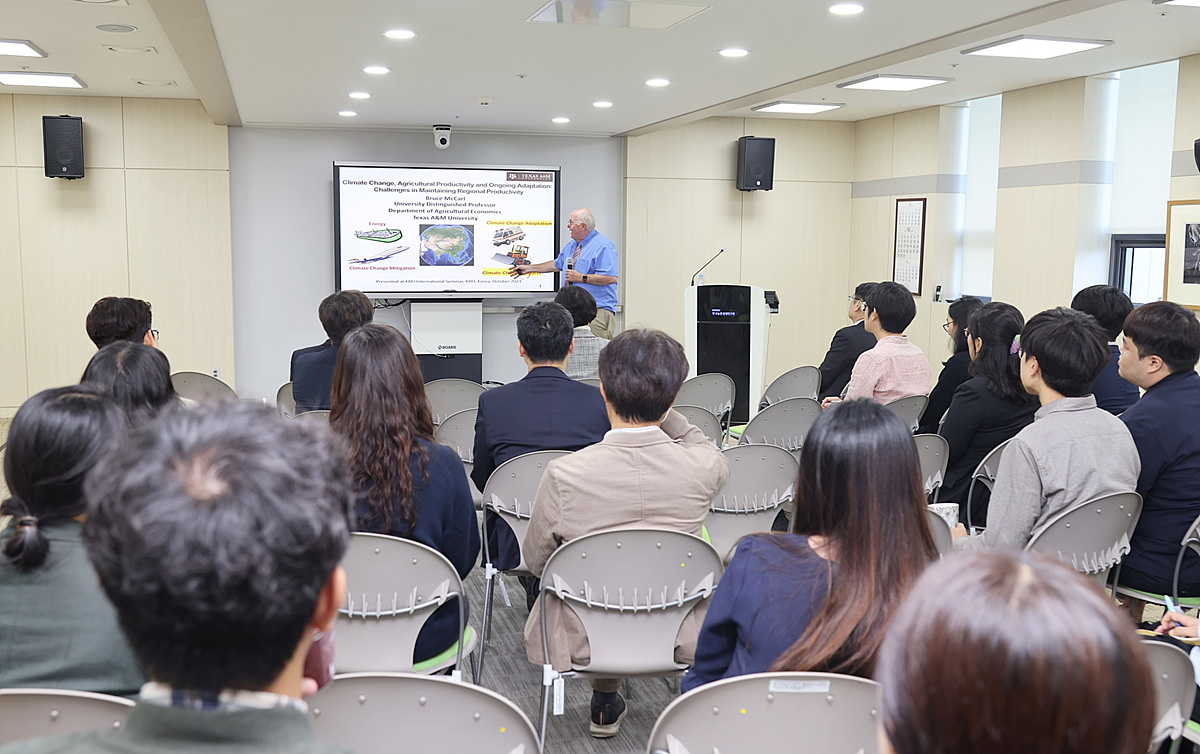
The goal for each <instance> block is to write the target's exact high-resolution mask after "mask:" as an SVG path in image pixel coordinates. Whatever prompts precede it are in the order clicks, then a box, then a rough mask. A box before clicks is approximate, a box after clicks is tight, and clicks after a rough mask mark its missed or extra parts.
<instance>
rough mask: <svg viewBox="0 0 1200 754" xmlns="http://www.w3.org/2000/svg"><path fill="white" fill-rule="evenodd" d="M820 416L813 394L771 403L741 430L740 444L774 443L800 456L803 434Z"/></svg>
mask: <svg viewBox="0 0 1200 754" xmlns="http://www.w3.org/2000/svg"><path fill="white" fill-rule="evenodd" d="M820 416H821V404H820V403H817V402H816V401H815V400H814V399H812V398H787V399H784V400H782V401H780V402H779V403H772V404H771V405H770V406H767V407H766V408H765V409H763V410H762V411H759V412H758V415H757V416H755V417H754V418H753V419H751V420H750V423H749V424H747V425H746V427H745V429H743V430H742V435H741V441H740V444H751V443H753V444H756V445H764V444H765V445H776V446H778V447H780V448H783V449H784V450H786V451H788V452H789V453H791V454H792V455H794V456H796V458H797V459H799V457H800V448H801V447H803V445H804V438H805V436H807V435H808V430H809V429H811V428H812V425H813V424H814V423H816V421H817V418H818V417H820Z"/></svg>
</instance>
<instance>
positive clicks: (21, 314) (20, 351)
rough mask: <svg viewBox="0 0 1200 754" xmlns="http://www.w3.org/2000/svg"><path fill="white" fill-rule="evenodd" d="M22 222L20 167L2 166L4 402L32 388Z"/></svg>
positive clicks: (0, 367) (0, 378)
mask: <svg viewBox="0 0 1200 754" xmlns="http://www.w3.org/2000/svg"><path fill="white" fill-rule="evenodd" d="M4 104H5V103H3V102H0V111H3V108H4ZM0 138H2V137H0ZM9 143H11V139H10V140H9ZM19 225H20V223H19V221H18V219H17V169H16V168H13V167H0V322H2V323H3V326H0V354H3V357H0V406H15V405H18V404H20V403H21V401H23V400H25V396H26V395H27V391H28V381H27V379H26V373H25V296H24V292H23V291H22V290H21V254H20V251H19V249H20V248H21V246H20V236H19V232H18V227H19Z"/></svg>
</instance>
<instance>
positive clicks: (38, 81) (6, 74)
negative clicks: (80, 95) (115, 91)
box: [0, 71, 87, 89]
mask: <svg viewBox="0 0 1200 754" xmlns="http://www.w3.org/2000/svg"><path fill="white" fill-rule="evenodd" d="M0 84H4V85H5V86H52V87H57V88H59V89H86V88H87V84H84V83H83V82H82V81H80V80H79V77H77V76H76V75H75V74H73V73H32V72H30V71H0Z"/></svg>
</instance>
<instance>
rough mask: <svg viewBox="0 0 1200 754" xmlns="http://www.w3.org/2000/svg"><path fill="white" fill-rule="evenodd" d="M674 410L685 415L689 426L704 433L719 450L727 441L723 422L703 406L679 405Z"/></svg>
mask: <svg viewBox="0 0 1200 754" xmlns="http://www.w3.org/2000/svg"><path fill="white" fill-rule="evenodd" d="M673 408H674V409H675V410H676V411H678V412H679V413H681V414H683V418H684V419H687V420H688V423H689V424H691V425H692V426H694V427H696V428H698V429H699V430H700V431H702V432H704V434H705V435H707V436H708V439H710V440H712V441H713V442H714V443H716V444H717V447H718V448H719V447H721V441H722V440H724V439H725V430H723V429H722V428H721V420H720V419H718V418H717V416H716V414H714V413H713V412H712V411H709V410H708V409H707V408H704V407H703V406H679V405H677V406H674V407H673Z"/></svg>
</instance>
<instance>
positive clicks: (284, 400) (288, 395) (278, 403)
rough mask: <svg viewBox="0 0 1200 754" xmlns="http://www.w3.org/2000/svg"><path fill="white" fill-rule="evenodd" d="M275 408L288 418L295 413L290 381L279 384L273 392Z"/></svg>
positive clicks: (294, 397) (294, 399)
mask: <svg viewBox="0 0 1200 754" xmlns="http://www.w3.org/2000/svg"><path fill="white" fill-rule="evenodd" d="M275 409H276V410H277V411H279V413H280V414H282V415H283V416H284V417H286V418H288V419H291V418H292V417H293V416H295V415H296V396H294V395H292V383H290V382H285V383H283V384H282V385H280V386H279V390H278V391H277V392H276V393H275Z"/></svg>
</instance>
